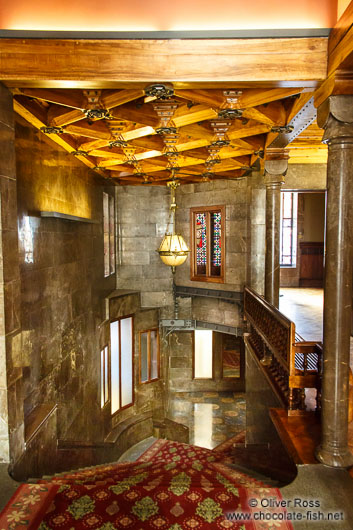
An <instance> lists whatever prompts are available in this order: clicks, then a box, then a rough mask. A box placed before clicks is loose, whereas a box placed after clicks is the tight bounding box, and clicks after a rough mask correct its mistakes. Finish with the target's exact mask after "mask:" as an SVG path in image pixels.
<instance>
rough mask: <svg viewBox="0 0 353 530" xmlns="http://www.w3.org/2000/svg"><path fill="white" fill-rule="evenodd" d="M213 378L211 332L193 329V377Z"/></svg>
mask: <svg viewBox="0 0 353 530" xmlns="http://www.w3.org/2000/svg"><path fill="white" fill-rule="evenodd" d="M212 378H213V332H212V331H211V330H209V329H205V330H204V329H202V330H199V329H196V330H195V331H194V379H212Z"/></svg>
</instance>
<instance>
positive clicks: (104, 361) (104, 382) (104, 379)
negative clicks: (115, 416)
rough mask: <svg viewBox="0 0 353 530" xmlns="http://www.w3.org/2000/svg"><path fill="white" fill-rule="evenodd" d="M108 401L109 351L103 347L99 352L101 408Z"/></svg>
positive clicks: (106, 347)
mask: <svg viewBox="0 0 353 530" xmlns="http://www.w3.org/2000/svg"><path fill="white" fill-rule="evenodd" d="M108 401H109V349H108V346H104V348H103V349H102V350H101V407H102V408H103V407H105V405H106V404H107V403H108Z"/></svg>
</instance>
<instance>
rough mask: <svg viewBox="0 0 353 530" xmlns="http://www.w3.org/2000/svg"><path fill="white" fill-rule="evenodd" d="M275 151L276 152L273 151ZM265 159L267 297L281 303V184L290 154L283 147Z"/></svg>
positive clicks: (276, 305) (269, 152) (268, 299)
mask: <svg viewBox="0 0 353 530" xmlns="http://www.w3.org/2000/svg"><path fill="white" fill-rule="evenodd" d="M272 151H275V152H272ZM267 157H268V158H267V160H266V161H265V184H266V258H265V299H266V300H267V301H268V302H269V303H270V304H272V305H274V306H275V307H278V305H279V280H280V268H279V236H280V218H281V186H282V184H283V182H284V180H283V177H284V175H285V174H286V171H287V167H288V154H287V152H286V151H285V150H283V149H278V150H277V149H276V150H268V152H267Z"/></svg>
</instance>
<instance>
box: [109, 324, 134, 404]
mask: <svg viewBox="0 0 353 530" xmlns="http://www.w3.org/2000/svg"><path fill="white" fill-rule="evenodd" d="M110 344H111V363H110V364H111V369H110V373H111V411H112V414H115V413H116V412H117V411H118V410H120V409H122V408H124V407H128V406H129V405H132V404H133V391H134V390H133V321H132V317H125V318H120V319H119V320H115V321H114V322H112V323H111V324H110Z"/></svg>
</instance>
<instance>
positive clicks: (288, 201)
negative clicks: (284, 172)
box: [280, 191, 298, 267]
mask: <svg viewBox="0 0 353 530" xmlns="http://www.w3.org/2000/svg"><path fill="white" fill-rule="evenodd" d="M297 210H298V194H297V193H293V192H287V191H284V192H282V193H281V233H280V266H281V267H296V264H297Z"/></svg>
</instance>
